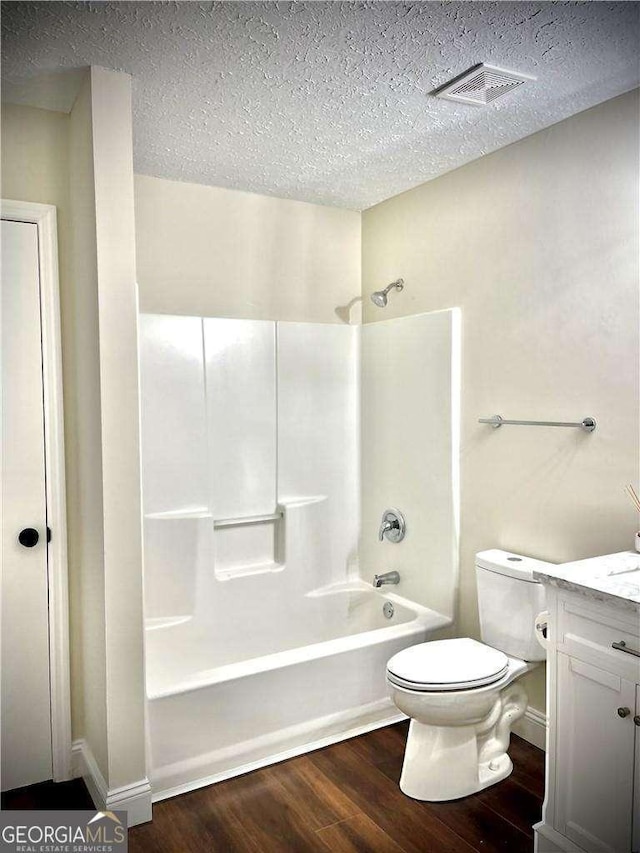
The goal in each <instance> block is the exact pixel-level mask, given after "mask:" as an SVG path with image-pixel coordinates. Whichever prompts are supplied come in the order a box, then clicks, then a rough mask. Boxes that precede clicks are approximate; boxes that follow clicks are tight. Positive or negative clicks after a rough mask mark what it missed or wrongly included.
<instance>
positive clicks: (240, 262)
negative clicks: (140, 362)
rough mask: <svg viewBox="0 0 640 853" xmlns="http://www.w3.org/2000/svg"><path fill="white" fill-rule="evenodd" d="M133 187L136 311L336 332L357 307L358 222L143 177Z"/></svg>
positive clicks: (352, 216)
mask: <svg viewBox="0 0 640 853" xmlns="http://www.w3.org/2000/svg"><path fill="white" fill-rule="evenodd" d="M135 187H136V239H137V247H138V248H137V252H138V284H139V288H140V310H141V311H146V312H150V313H158V314H188V315H189V314H191V315H196V316H213V317H238V318H246V319H251V320H293V321H301V322H305V321H307V322H316V323H339V322H345V319H346V320H347V321H348V313H349V306H350V303H352V302H353V300H356V301H357V303H359V301H360V214H359V213H355V212H354V211H350V210H339V209H336V208H331V207H322V206H320V205H315V204H305V203H304V202H299V201H287V200H285V199H279V198H271V197H268V196H262V195H254V194H252V193H244V192H238V191H236V190H226V189H220V188H218V187H205V186H200V185H198V184H187V183H180V182H177V181H167V180H163V179H160V178H150V177H146V176H144V175H136V184H135ZM356 307H358V306H356Z"/></svg>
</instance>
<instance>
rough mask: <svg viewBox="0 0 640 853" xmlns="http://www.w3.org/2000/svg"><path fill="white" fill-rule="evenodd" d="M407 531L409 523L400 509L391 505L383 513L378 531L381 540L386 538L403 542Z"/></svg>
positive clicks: (390, 540) (389, 540)
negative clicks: (407, 523)
mask: <svg viewBox="0 0 640 853" xmlns="http://www.w3.org/2000/svg"><path fill="white" fill-rule="evenodd" d="M406 532H407V525H406V522H405V520H404V515H403V514H402V513H401V512H400V510H398V509H393V507H391V508H390V509H386V510H385V511H384V512H383V513H382V521H381V522H380V530H379V531H378V539H379V540H380V542H382V540H383V539H385V538H386V539H387V541H388V542H402V540H403V539H404V537H405V533H406Z"/></svg>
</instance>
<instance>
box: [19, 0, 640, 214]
mask: <svg viewBox="0 0 640 853" xmlns="http://www.w3.org/2000/svg"><path fill="white" fill-rule="evenodd" d="M639 12H640V4H638V3H635V2H622V3H604V2H589V3H528V2H515V3H509V2H498V3H484V2H446V3H436V2H418V3H406V2H405V3H398V2H375V3H370V2H364V3H362V2H350V3H344V2H292V3H255V2H222V3H212V2H181V3H156V2H131V3H129V2H124V3H109V2H86V3H58V2H42V3H40V2H25V3H22V2H9V3H3V4H2V34H3V57H2V60H3V87H5V86H6V90H5V91H6V95H7V97H9V98H10V99H11V100H17V101H19V102H20V101H21V102H29V101H31V102H32V103H33V102H34V101H33V95H32V94H31V95H30V94H29V91H28V87H26V88H25V86H24V84H25V83H28V82H29V81H30V80H32V78H35V77H36V76H38V75H46V74H49V75H50V74H51V72H59V71H61V70H63V69H77V68H79V67H81V66H86V65H89V64H94V65H101V66H104V67H106V68H112V69H117V70H122V71H126V72H128V73H129V74H131V75H132V76H133V81H134V83H133V88H134V151H135V154H134V156H135V168H136V171H137V172H141V173H144V174H148V175H157V176H162V177H166V178H174V179H177V180H184V181H194V182H197V183H203V184H213V185H217V186H224V187H232V188H236V189H243V190H249V191H253V192H259V193H268V194H271V195H277V196H283V197H287V198H295V199H302V200H305V201H312V202H321V203H324V204H330V205H337V206H341V207H351V208H356V209H362V208H366V207H369V206H370V205H372V204H375V203H376V202H379V201H381V200H383V199H385V198H389V197H390V196H393V195H396V194H397V193H399V192H402V191H403V190H406V189H409V188H410V187H413V186H415V185H417V184H420V183H422V182H424V181H427V180H429V179H430V178H433V177H435V176H437V175H440V174H442V173H443V172H447V171H449V170H450V169H454V168H455V167H457V166H460V165H462V164H463V163H467V162H469V161H470V160H474V159H475V158H477V157H480V156H482V155H483V154H486V153H488V152H490V151H494V150H496V149H497V148H501V147H502V146H504V145H507V144H508V143H510V142H514V141H516V140H518V139H521V138H522V137H524V136H527V135H529V134H530V133H533V132H535V131H537V130H540V129H541V128H543V127H547V126H548V125H550V124H553V123H555V122H557V121H560V120H561V119H563V118H566V117H567V116H569V115H573V114H574V113H576V112H579V111H580V110H584V109H586V108H588V107H590V106H593V105H594V104H597V103H600V102H601V101H604V100H607V99H608V98H612V97H614V96H615V95H618V94H620V93H622V92H625V91H627V90H629V89H631V88H633V87H634V86H637V85H638V84H639V83H640V73H639V63H638V44H639V40H640V30H639ZM483 61H484V62H488V63H490V64H492V65H498V66H502V67H505V68H510V69H516V70H520V71H525V72H527V73H530V74H534V75H536V76H537V78H538V79H537V81H535V82H532V83H529V84H527V85H526V86H522V87H520V88H519V89H518V90H517V91H515V92H512V93H510V94H508V95H506V96H505V97H504V98H503V99H500V100H499V101H496V102H494V103H493V104H491V105H490V106H488V107H474V106H465V105H460V104H454V103H450V102H447V101H441V100H438V99H436V98H434V97H432V96H430V95H429V92H431V91H432V90H433V89H434V88H435V87H437V86H439V85H441V84H442V83H444V82H445V81H447V80H448V79H449V78H451V77H453V76H454V75H456V74H459V73H460V72H462V71H464V70H465V69H466V68H468V67H469V66H471V65H474V64H476V63H478V62H483ZM70 76H71V78H73V75H70ZM45 89H46V87H45ZM69 91H71V89H70V90H69ZM36 101H37V99H36ZM63 101H64V98H63ZM40 105H47V104H43V103H40ZM49 105H50V106H54V107H57V108H60V105H61V104H60V101H59V99H58V101H53V102H51V103H50V104H49Z"/></svg>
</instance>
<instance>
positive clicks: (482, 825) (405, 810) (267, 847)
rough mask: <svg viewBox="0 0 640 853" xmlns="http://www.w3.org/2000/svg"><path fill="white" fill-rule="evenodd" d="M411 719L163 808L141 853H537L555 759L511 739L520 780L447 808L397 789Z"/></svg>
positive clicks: (135, 836)
mask: <svg viewBox="0 0 640 853" xmlns="http://www.w3.org/2000/svg"><path fill="white" fill-rule="evenodd" d="M406 731H407V723H400V724H398V725H396V726H389V727H388V728H385V729H378V730H377V731H375V732H370V733H369V734H366V735H362V736H361V737H358V738H353V739H352V740H348V741H343V742H342V743H338V744H335V745H334V746H329V747H326V748H325V749H320V750H318V751H317V752H311V753H309V754H307V755H302V756H300V757H299V758H292V759H290V760H289V761H284V762H282V763H281V764H275V765H273V766H272V767H266V768H264V769H263V770H257V771H255V772H254V773H248V774H247V775H245V776H238V777H237V778H235V779H230V780H229V781H227V782H220V783H219V784H218V785H211V786H209V787H208V788H200V789H199V790H198V791H193V792H192V793H190V794H184V795H183V796H180V797H174V798H173V799H171V800H165V801H164V802H161V803H157V804H156V805H155V806H154V807H153V823H148V824H144V825H142V826H136V827H133V829H131V830H130V831H129V851H130V853H205V851H206V853H327V851H331V853H473V852H474V851H482V853H505V851H506V853H521V851H522V852H523V853H524V851H527V853H530V851H532V850H533V833H532V830H531V827H532V824H534V823H535V822H536V821H538V820H539V819H540V811H541V807H542V797H543V790H544V753H543V752H542V751H541V750H539V749H536V748H535V747H534V746H531V745H530V744H528V743H526V742H525V741H523V740H521V739H520V738H518V737H512V739H511V748H510V750H509V754H510V755H511V758H512V759H513V764H514V770H513V773H512V775H511V776H510V777H509V778H508V779H505V780H504V781H503V782H500V783H498V784H497V785H494V786H493V787H491V788H487V789H486V790H485V791H482V792H480V793H479V794H475V795H473V796H471V797H466V798H465V799H463V800H455V801H452V802H447V803H421V802H418V801H416V800H412V799H410V798H409V797H405V795H404V794H403V793H402V792H401V791H400V789H399V788H398V779H399V778H400V769H401V767H402V757H403V754H404V745H405V738H406ZM92 807H93V805H92V803H91V799H90V797H89V794H88V792H87V789H86V788H85V786H84V783H83V782H82V780H81V779H75V780H73V781H71V782H63V783H61V784H59V785H54V784H53V783H51V782H45V783H43V784H42V785H32V786H31V787H30V788H22V789H19V790H17V791H11V792H9V793H7V794H3V797H2V808H3V809H61V808H77V809H90V808H92Z"/></svg>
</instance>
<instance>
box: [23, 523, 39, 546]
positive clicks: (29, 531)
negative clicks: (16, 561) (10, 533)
mask: <svg viewBox="0 0 640 853" xmlns="http://www.w3.org/2000/svg"><path fill="white" fill-rule="evenodd" d="M39 538H40V534H39V533H38V531H37V530H36V529H35V527H25V528H24V530H21V531H20V533H18V542H19V543H20V544H21V545H23V546H24V547H25V548H33V546H34V545H37V544H38V539H39Z"/></svg>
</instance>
